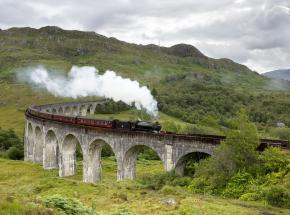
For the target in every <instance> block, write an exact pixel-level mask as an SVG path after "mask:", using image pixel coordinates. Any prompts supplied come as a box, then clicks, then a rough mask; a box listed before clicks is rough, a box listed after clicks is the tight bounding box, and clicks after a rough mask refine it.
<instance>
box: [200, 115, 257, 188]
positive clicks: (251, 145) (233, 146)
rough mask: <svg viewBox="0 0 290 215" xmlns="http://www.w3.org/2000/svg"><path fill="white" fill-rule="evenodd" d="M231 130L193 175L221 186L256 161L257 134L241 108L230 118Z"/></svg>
mask: <svg viewBox="0 0 290 215" xmlns="http://www.w3.org/2000/svg"><path fill="white" fill-rule="evenodd" d="M230 125H231V130H230V131H228V132H227V135H226V139H225V141H223V142H222V143H221V144H220V146H218V147H217V148H216V149H215V151H214V154H213V156H212V157H211V158H209V159H208V160H207V161H206V162H202V163H201V164H200V165H199V167H198V168H197V173H196V177H203V178H205V180H206V181H208V182H209V184H210V186H211V187H212V188H213V189H216V190H220V189H222V188H224V187H225V186H226V184H227V182H228V181H230V179H231V178H232V177H233V176H234V175H235V174H236V173H238V172H239V171H249V172H251V168H252V166H253V164H255V163H257V160H258V152H257V151H256V148H257V146H258V144H259V138H258V133H257V129H256V127H255V124H254V123H252V122H250V120H249V117H248V115H247V114H246V112H245V111H244V110H240V111H239V112H238V113H237V115H236V116H235V117H234V118H233V119H231V120H230Z"/></svg>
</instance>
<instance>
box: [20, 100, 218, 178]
mask: <svg viewBox="0 0 290 215" xmlns="http://www.w3.org/2000/svg"><path fill="white" fill-rule="evenodd" d="M105 102H106V101H98V102H83V103H65V104H50V105H42V106H37V110H38V111H39V112H41V113H49V114H54V115H62V116H65V115H67V116H86V115H87V114H92V113H94V112H95V109H96V107H98V106H99V105H104V103H105ZM220 141H221V138H216V137H215V136H206V135H205V136H204V135H196V136H185V135H176V134H161V133H150V132H141V131H129V130H128V131H119V130H116V129H105V128H97V127H92V126H83V125H77V124H69V123H61V122H58V121H54V120H45V119H42V118H39V117H35V116H31V115H26V117H25V134H24V147H25V150H24V153H25V160H26V161H31V162H34V163H40V164H42V165H43V168H44V169H53V168H58V169H59V176H60V177H64V176H71V175H74V174H75V173H76V147H77V144H80V146H81V150H82V153H83V181H84V182H88V183H94V182H97V181H99V180H101V177H102V166H101V150H102V147H103V146H104V144H108V145H109V146H110V147H111V148H112V150H113V152H114V154H115V157H116V161H117V179H118V180H124V179H134V178H135V177H136V159H137V155H138V152H139V151H140V149H141V147H142V146H147V147H149V148H151V149H153V150H154V151H155V152H156V153H157V154H158V156H159V158H160V160H161V161H162V163H163V165H164V169H165V170H166V171H172V170H175V171H176V172H177V173H178V174H180V175H183V171H184V166H185V161H186V159H187V157H188V155H190V154H191V153H194V152H200V153H205V154H209V155H212V154H213V150H214V148H215V146H216V145H217V144H218V143H219V142H220Z"/></svg>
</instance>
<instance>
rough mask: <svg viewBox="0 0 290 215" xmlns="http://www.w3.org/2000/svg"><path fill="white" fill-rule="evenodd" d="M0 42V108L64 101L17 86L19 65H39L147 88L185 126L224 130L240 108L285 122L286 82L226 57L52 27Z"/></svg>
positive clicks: (264, 121)
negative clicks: (211, 122) (116, 77)
mask: <svg viewBox="0 0 290 215" xmlns="http://www.w3.org/2000/svg"><path fill="white" fill-rule="evenodd" d="M0 42H1V43H0V44H1V51H0V62H1V63H0V80H1V81H0V88H1V90H2V91H1V92H0V98H1V100H0V106H9V105H10V106H14V107H15V106H17V107H20V108H23V107H24V106H27V105H30V104H31V103H38V104H41V103H47V102H48V103H49V102H55V101H63V99H57V98H54V97H52V96H49V95H47V94H46V93H44V92H43V91H40V90H37V91H38V92H36V89H34V90H31V89H29V88H27V86H26V85H22V84H19V83H17V80H16V78H15V73H17V72H19V73H21V69H23V68H24V67H31V66H37V65H40V64H41V65H44V66H46V67H47V68H49V69H50V70H53V71H56V72H59V73H66V72H68V71H69V69H70V67H71V66H72V65H79V66H83V65H90V66H96V68H98V69H99V70H100V72H101V73H102V72H104V71H105V70H108V69H110V70H114V71H116V72H117V73H118V74H120V75H122V76H123V77H128V78H131V79H133V80H138V81H139V82H140V83H141V84H142V85H147V86H149V88H150V89H151V91H152V93H153V94H154V96H155V97H156V98H157V100H158V103H159V108H160V110H161V111H162V112H164V113H166V114H167V115H170V116H174V117H176V118H179V119H182V120H183V121H186V122H189V123H193V124H198V123H199V122H200V121H201V120H202V118H203V117H204V116H205V115H206V116H209V115H210V116H214V117H215V118H216V119H217V121H218V123H219V124H220V125H222V126H225V121H226V120H227V118H229V117H232V116H233V115H234V114H235V113H236V112H237V111H238V110H239V109H240V108H242V107H243V108H245V109H247V110H248V112H249V113H250V118H251V120H253V121H255V122H256V123H259V124H261V125H262V126H265V125H268V126H272V125H273V124H275V123H277V122H280V121H282V122H284V123H285V124H286V125H287V126H289V125H290V118H289V110H290V103H289V101H290V99H289V98H290V94H289V91H288V89H290V88H289V86H290V85H289V83H288V82H287V81H286V82H283V83H282V82H281V83H276V82H273V81H272V80H270V79H268V78H266V77H263V76H260V75H258V74H257V73H255V72H253V71H251V70H249V69H248V68H247V67H245V66H243V65H240V64H237V63H235V62H233V61H231V60H229V59H218V60H216V59H211V58H208V57H206V56H204V55H203V54H202V53H200V52H199V51H198V50H197V49H196V48H194V47H192V46H190V45H184V44H179V45H176V46H173V47H170V48H165V47H158V46H154V45H148V46H142V45H135V44H129V43H125V42H122V41H119V40H116V39H115V38H106V37H104V36H101V35H98V34H95V33H93V32H80V31H65V30H62V29H60V28H57V27H44V28H41V29H39V30H36V29H32V28H12V29H9V30H3V31H0ZM19 91H21V92H22V93H21V95H19V93H18V92H19Z"/></svg>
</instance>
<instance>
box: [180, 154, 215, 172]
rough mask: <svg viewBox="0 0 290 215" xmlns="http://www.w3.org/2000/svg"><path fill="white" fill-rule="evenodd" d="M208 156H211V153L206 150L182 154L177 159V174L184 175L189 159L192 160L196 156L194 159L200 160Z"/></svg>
mask: <svg viewBox="0 0 290 215" xmlns="http://www.w3.org/2000/svg"><path fill="white" fill-rule="evenodd" d="M193 155H194V156H193ZM208 156H211V154H209V153H208V152H205V150H195V151H192V152H189V153H186V154H184V155H183V156H181V157H180V158H179V159H178V160H176V163H175V166H174V171H175V173H176V174H177V175H179V176H184V173H185V166H186V163H187V161H189V160H191V159H192V158H193V157H194V159H196V161H197V162H198V161H199V160H201V159H204V158H206V157H208Z"/></svg>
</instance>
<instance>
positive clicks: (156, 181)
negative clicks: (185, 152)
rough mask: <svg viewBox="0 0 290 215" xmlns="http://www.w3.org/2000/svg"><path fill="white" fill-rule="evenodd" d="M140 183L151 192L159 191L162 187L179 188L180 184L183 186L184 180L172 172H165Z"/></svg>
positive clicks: (144, 179)
mask: <svg viewBox="0 0 290 215" xmlns="http://www.w3.org/2000/svg"><path fill="white" fill-rule="evenodd" d="M179 179H180V180H179ZM185 180H188V179H185ZM140 183H141V184H143V185H144V186H145V187H146V188H149V189H152V190H159V189H161V188H162V187H163V186H164V185H171V186H180V184H184V179H182V178H180V177H178V176H177V175H175V173H174V172H167V173H164V174H158V175H154V176H151V177H144V178H142V179H141V180H140ZM188 183H189V182H188V181H187V183H186V184H188Z"/></svg>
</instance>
